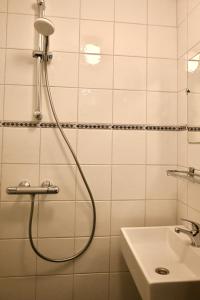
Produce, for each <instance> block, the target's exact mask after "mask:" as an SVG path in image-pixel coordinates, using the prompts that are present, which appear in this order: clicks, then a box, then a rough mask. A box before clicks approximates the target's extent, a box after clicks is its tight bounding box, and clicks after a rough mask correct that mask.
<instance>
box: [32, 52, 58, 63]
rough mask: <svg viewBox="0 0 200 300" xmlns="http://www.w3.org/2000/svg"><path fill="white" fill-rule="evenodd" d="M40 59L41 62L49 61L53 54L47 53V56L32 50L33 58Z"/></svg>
mask: <svg viewBox="0 0 200 300" xmlns="http://www.w3.org/2000/svg"><path fill="white" fill-rule="evenodd" d="M38 57H39V58H41V60H43V61H49V60H51V59H52V58H53V53H52V52H48V53H47V54H46V53H45V52H44V51H39V50H34V51H33V58H38Z"/></svg>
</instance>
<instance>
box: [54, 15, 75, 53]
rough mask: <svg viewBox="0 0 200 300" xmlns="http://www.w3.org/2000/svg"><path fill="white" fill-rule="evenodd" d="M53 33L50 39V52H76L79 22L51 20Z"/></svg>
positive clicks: (63, 19)
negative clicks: (53, 28) (53, 27)
mask: <svg viewBox="0 0 200 300" xmlns="http://www.w3.org/2000/svg"><path fill="white" fill-rule="evenodd" d="M51 21H52V22H53V24H54V26H55V32H54V34H53V35H52V36H51V38H50V50H51V51H65V52H78V49H79V21H78V20H75V19H65V18H51Z"/></svg>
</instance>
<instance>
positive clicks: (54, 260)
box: [28, 60, 96, 263]
mask: <svg viewBox="0 0 200 300" xmlns="http://www.w3.org/2000/svg"><path fill="white" fill-rule="evenodd" d="M43 63H44V79H45V84H46V90H47V94H48V100H49V104H50V107H51V110H52V113H53V116H54V119H55V121H56V124H57V127H58V129H59V131H60V133H61V135H62V137H63V139H64V140H65V142H66V144H67V146H68V148H69V150H70V152H71V154H72V156H73V158H74V160H75V163H76V165H77V168H78V170H79V173H80V175H81V178H82V180H83V182H84V184H85V186H86V189H87V192H88V194H89V196H90V200H91V204H92V211H93V222H92V230H91V234H90V237H89V239H88V241H87V243H86V244H85V246H84V247H83V248H82V249H81V250H80V251H79V252H77V253H76V254H74V255H72V256H69V257H66V258H63V259H56V258H50V257H48V256H46V255H44V254H42V253H41V252H40V251H39V250H38V249H37V248H36V246H35V244H34V241H33V235H32V227H33V215H34V205H35V196H32V198H31V210H30V217H29V232H28V233H29V240H30V243H31V247H32V249H33V251H34V252H35V253H36V254H37V255H38V256H39V257H40V258H42V259H44V260H46V261H49V262H55V263H63V262H68V261H71V260H74V259H76V258H78V257H79V256H81V255H82V254H83V253H84V252H85V251H86V250H87V249H88V248H89V246H90V244H91V242H92V240H93V238H94V234H95V228H96V207H95V201H94V198H93V195H92V192H91V190H90V187H89V184H88V182H87V179H86V178H85V175H84V173H83V170H82V168H81V166H80V163H79V161H78V158H77V156H76V154H75V152H74V150H73V148H72V146H71V144H70V142H69V140H68V138H67V136H66V135H65V132H64V130H63V128H62V126H61V124H60V121H59V119H58V116H57V113H56V110H55V107H54V103H53V99H52V95H51V90H50V87H49V78H48V69H47V61H46V60H44V61H43Z"/></svg>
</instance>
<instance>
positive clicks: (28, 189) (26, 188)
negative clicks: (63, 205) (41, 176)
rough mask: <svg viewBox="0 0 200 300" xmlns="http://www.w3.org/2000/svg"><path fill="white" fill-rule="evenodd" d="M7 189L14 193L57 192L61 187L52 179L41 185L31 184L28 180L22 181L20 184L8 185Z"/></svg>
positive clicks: (8, 192) (9, 192) (8, 191)
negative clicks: (51, 181) (53, 182)
mask: <svg viewBox="0 0 200 300" xmlns="http://www.w3.org/2000/svg"><path fill="white" fill-rule="evenodd" d="M6 191H7V194H12V195H22V194H23V195H36V194H57V193H58V192H59V188H58V187H57V186H55V185H53V184H51V183H50V181H45V182H43V183H42V184H41V186H31V185H30V183H29V182H28V181H22V182H21V183H20V184H19V185H18V186H12V187H8V188H7V190H6Z"/></svg>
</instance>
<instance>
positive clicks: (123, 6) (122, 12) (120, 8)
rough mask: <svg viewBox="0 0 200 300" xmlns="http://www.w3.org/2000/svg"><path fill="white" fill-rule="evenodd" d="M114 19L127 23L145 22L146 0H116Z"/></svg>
mask: <svg viewBox="0 0 200 300" xmlns="http://www.w3.org/2000/svg"><path fill="white" fill-rule="evenodd" d="M115 20H116V21H119V22H127V23H140V24H146V23H147V1H146V0H133V1H132V0H116V2H115Z"/></svg>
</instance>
